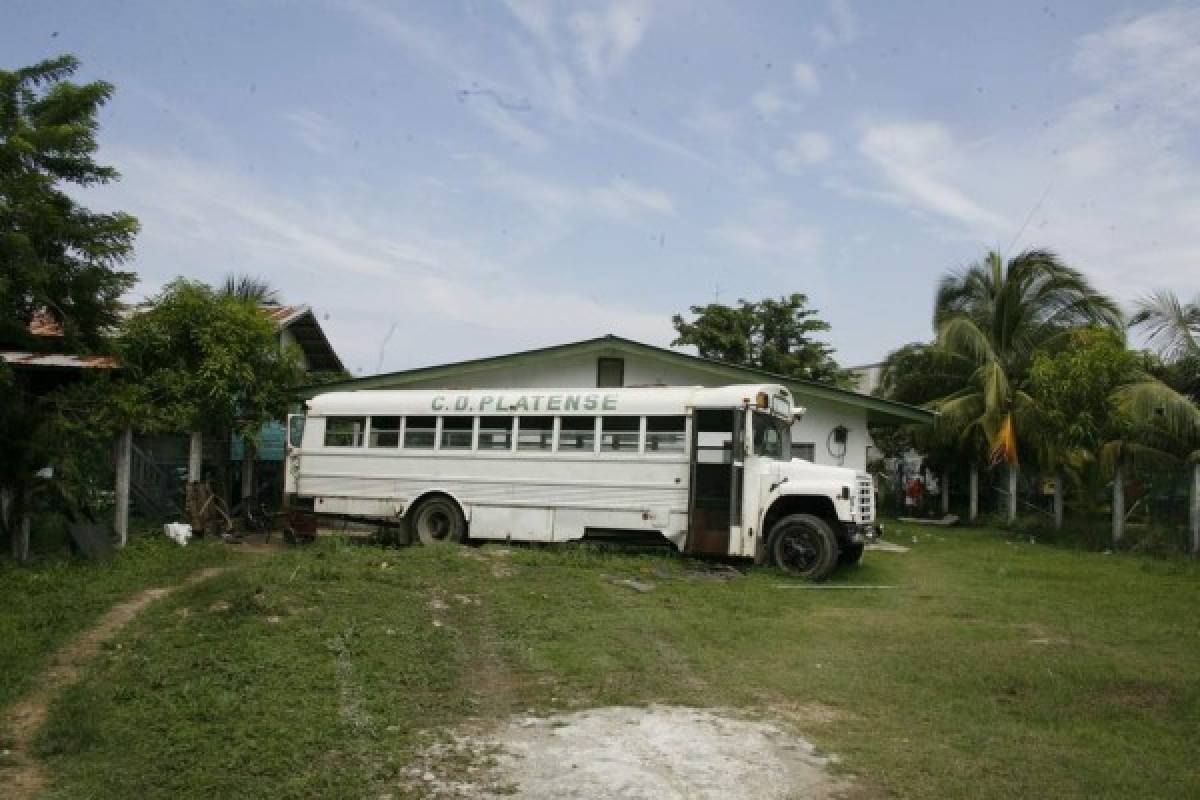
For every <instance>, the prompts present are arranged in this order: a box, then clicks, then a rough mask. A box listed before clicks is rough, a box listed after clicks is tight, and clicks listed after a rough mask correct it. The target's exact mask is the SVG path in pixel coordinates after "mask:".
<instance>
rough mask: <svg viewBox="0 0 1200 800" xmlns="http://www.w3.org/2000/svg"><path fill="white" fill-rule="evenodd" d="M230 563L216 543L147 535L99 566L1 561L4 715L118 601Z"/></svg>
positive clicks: (227, 552)
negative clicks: (56, 657) (60, 653)
mask: <svg viewBox="0 0 1200 800" xmlns="http://www.w3.org/2000/svg"><path fill="white" fill-rule="evenodd" d="M232 558H233V556H232V554H231V552H230V550H229V548H228V547H224V546H222V545H219V544H216V543H214V542H212V541H195V542H192V543H191V544H190V545H189V546H187V547H180V546H179V545H177V544H175V543H174V542H172V541H170V540H168V539H166V538H164V537H162V536H148V537H144V538H137V539H135V540H134V541H133V542H132V543H131V544H130V545H129V546H128V547H126V548H125V549H124V550H122V551H121V553H120V556H119V557H117V558H112V559H110V560H108V561H104V562H99V563H98V562H90V561H84V560H82V559H69V558H44V559H40V560H38V561H35V562H34V563H32V564H30V565H28V566H17V565H16V564H15V563H14V562H12V561H8V560H0V676H3V679H2V680H0V709H4V708H6V707H7V706H8V705H9V704H11V703H12V702H13V700H15V699H16V698H17V697H20V696H21V695H22V694H24V693H25V692H26V691H28V689H29V687H30V686H31V685H32V684H33V682H35V681H36V680H37V676H38V672H39V671H40V670H41V669H42V668H43V667H45V665H46V662H47V660H48V659H49V658H50V657H51V655H52V654H53V653H54V651H56V650H57V649H58V648H59V647H61V646H62V645H63V644H64V643H65V642H66V641H67V640H68V639H70V638H71V637H72V636H74V635H76V634H77V633H79V632H80V631H82V630H84V629H85V628H87V627H88V626H90V625H91V624H93V623H94V622H95V621H96V620H97V619H98V618H99V617H100V616H101V615H102V614H104V612H106V611H108V609H109V608H111V607H112V606H113V604H114V603H117V602H120V601H121V600H123V599H125V598H126V597H128V596H130V595H131V594H133V593H135V592H137V591H138V590H140V589H145V588H147V587H151V586H168V585H171V584H174V583H177V582H179V580H181V579H182V578H183V577H184V576H185V575H187V574H188V573H190V572H193V571H195V570H198V569H201V568H203V567H207V566H212V565H214V564H222V563H226V562H228V561H230V560H231V559H232ZM2 738H3V731H0V739H2Z"/></svg>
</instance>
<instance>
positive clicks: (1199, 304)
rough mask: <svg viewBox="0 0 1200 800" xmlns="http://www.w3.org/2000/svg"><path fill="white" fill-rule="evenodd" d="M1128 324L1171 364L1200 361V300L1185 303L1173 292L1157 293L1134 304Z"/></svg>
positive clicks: (1198, 298) (1199, 298)
mask: <svg viewBox="0 0 1200 800" xmlns="http://www.w3.org/2000/svg"><path fill="white" fill-rule="evenodd" d="M1129 324H1130V327H1134V328H1141V329H1142V330H1144V331H1145V332H1146V338H1147V340H1148V342H1149V344H1150V346H1151V347H1153V348H1154V349H1155V350H1156V351H1157V352H1158V353H1159V355H1161V356H1162V357H1163V358H1164V359H1166V360H1167V361H1169V362H1173V361H1178V360H1181V359H1188V358H1192V359H1194V358H1197V357H1200V297H1197V298H1196V299H1195V300H1193V301H1192V302H1190V303H1185V302H1183V301H1182V300H1180V299H1179V297H1178V296H1177V295H1176V294H1175V293H1174V292H1171V291H1158V292H1154V293H1152V294H1149V295H1147V296H1145V297H1143V298H1142V299H1141V300H1139V301H1138V302H1137V303H1136V304H1135V306H1134V313H1133V316H1132V317H1130V319H1129Z"/></svg>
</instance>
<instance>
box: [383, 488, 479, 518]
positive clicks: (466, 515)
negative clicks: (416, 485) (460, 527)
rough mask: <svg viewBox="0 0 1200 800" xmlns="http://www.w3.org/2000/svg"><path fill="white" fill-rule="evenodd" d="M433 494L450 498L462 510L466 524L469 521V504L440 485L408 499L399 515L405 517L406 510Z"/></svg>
mask: <svg viewBox="0 0 1200 800" xmlns="http://www.w3.org/2000/svg"><path fill="white" fill-rule="evenodd" d="M434 495H442V496H444V497H449V498H450V499H451V500H453V501H454V502H455V504H456V505H457V506H458V508H459V510H460V511H462V515H463V519H464V520H466V521H467V524H468V525H469V524H470V523H471V506H469V505H467V504H466V503H464V502H463V501H462V498H460V497H459V496H458V495H456V494H455V493H454V492H452V491H450V490H449V489H445V488H443V487H441V486H435V487H433V488H432V489H427V490H425V491H424V492H421V493H420V494H419V495H417V496H416V497H414V498H413V499H412V500H411V501H409V503H408V505H406V506H404V508H403V509H401V512H400V513H401V516H404V517H407V516H408V512H410V511H412V510H413V509H414V508H416V507H417V506H418V505H419V504H420V503H421V502H422V501H423V500H425V498H427V497H433V496H434Z"/></svg>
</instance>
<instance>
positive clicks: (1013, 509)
mask: <svg viewBox="0 0 1200 800" xmlns="http://www.w3.org/2000/svg"><path fill="white" fill-rule="evenodd" d="M1019 470H1020V467H1019V466H1017V465H1016V464H1009V465H1008V524H1009V525H1012V524H1013V523H1014V522H1016V521H1017V473H1018V471H1019Z"/></svg>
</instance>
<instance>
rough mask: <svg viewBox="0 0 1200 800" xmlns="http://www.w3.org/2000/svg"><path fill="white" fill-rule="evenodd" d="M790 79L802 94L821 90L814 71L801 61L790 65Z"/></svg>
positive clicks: (815, 92)
mask: <svg viewBox="0 0 1200 800" xmlns="http://www.w3.org/2000/svg"><path fill="white" fill-rule="evenodd" d="M792 81H793V82H794V83H795V84H796V88H797V89H799V90H800V91H801V92H803V93H804V94H817V93H819V92H820V91H821V81H820V80H819V79H818V78H817V73H816V71H815V70H814V69H813V68H812V67H811V66H809V65H808V64H805V63H804V62H803V61H797V62H796V63H795V64H793V65H792Z"/></svg>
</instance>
